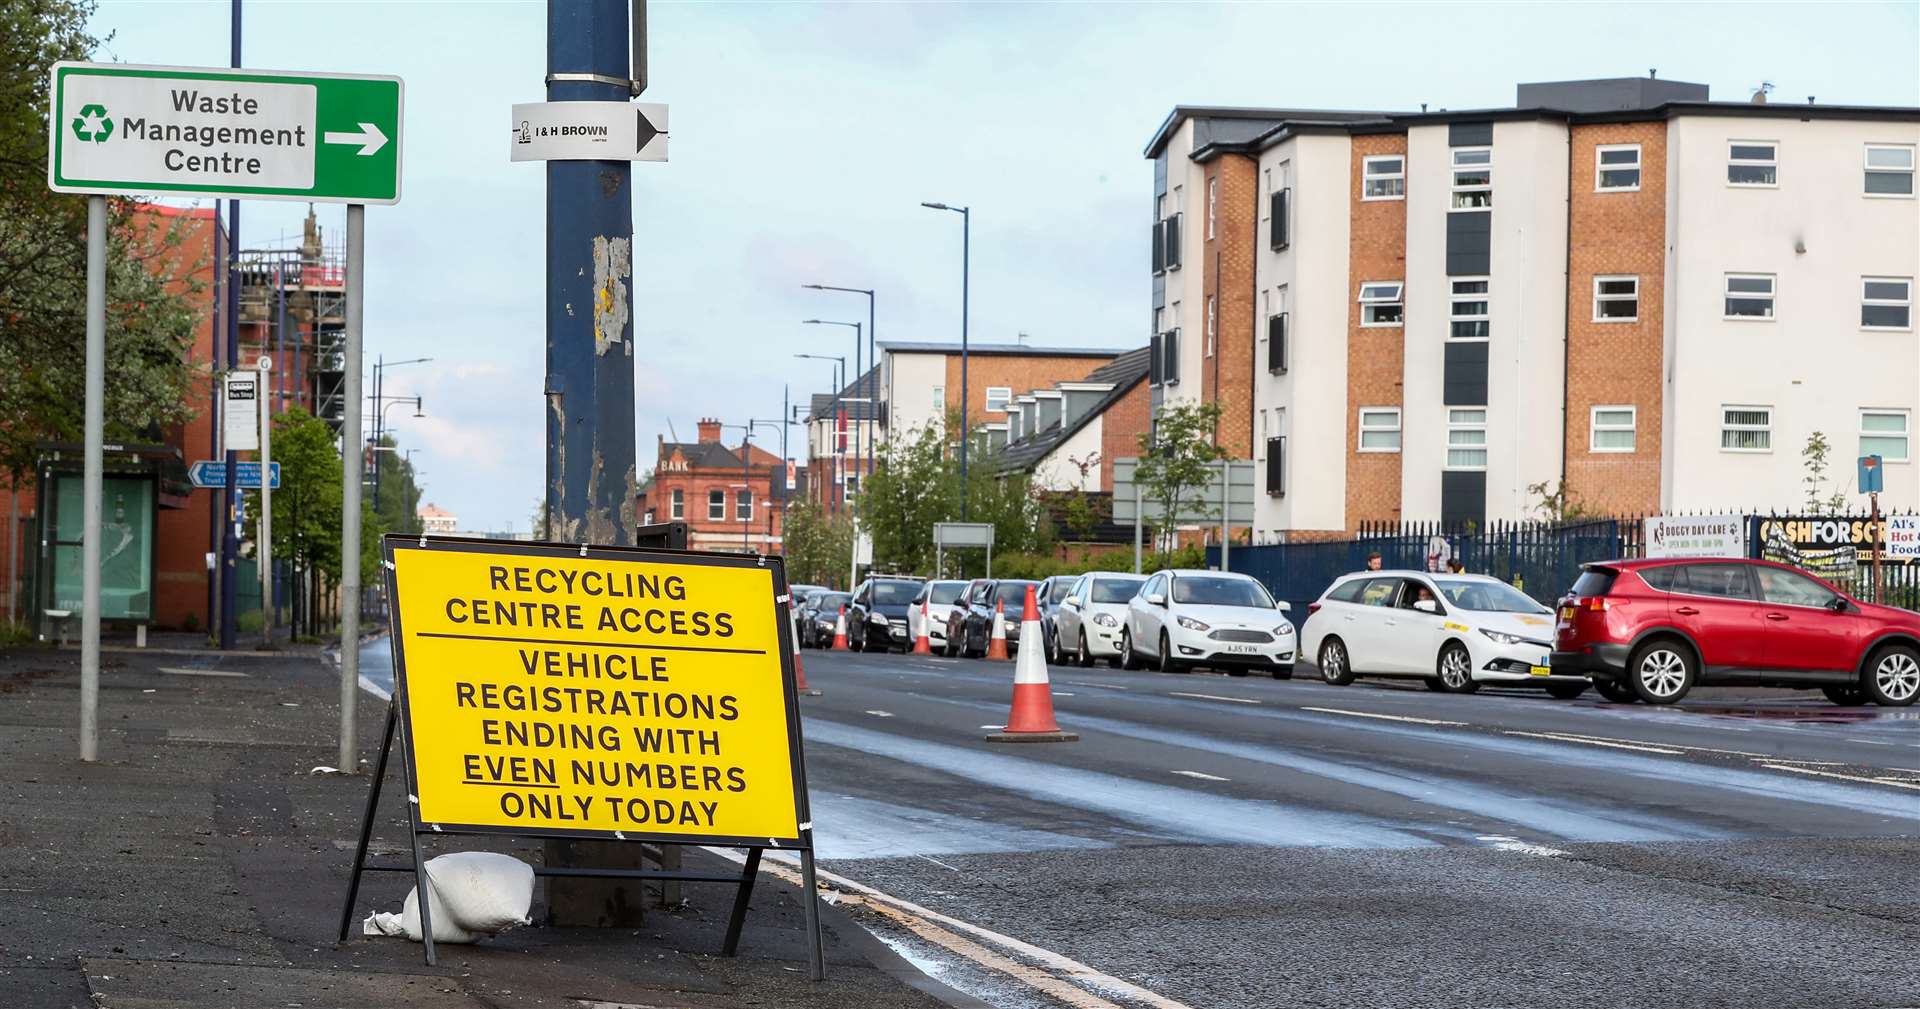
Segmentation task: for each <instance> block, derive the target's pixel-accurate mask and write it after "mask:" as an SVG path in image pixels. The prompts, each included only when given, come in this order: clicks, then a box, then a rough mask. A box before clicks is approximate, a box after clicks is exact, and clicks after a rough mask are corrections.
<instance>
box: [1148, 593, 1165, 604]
mask: <svg viewBox="0 0 1920 1009" xmlns="http://www.w3.org/2000/svg"><path fill="white" fill-rule="evenodd" d="M1147 605H1148V606H1165V605H1167V597H1166V595H1165V594H1164V593H1160V592H1149V593H1147Z"/></svg>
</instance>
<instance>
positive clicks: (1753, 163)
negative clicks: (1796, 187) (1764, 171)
mask: <svg viewBox="0 0 1920 1009" xmlns="http://www.w3.org/2000/svg"><path fill="white" fill-rule="evenodd" d="M1736 147H1769V148H1772V149H1773V157H1770V158H1736V157H1734V156H1733V149H1734V148H1736ZM1737 166H1746V167H1749V168H1761V167H1764V168H1771V169H1773V181H1772V182H1735V181H1733V170H1734V168H1735V167H1737ZM1727 185H1729V186H1732V187H1733V188H1735V189H1779V188H1780V141H1778V140H1729V141H1727Z"/></svg>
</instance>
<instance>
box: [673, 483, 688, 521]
mask: <svg viewBox="0 0 1920 1009" xmlns="http://www.w3.org/2000/svg"><path fill="white" fill-rule="evenodd" d="M672 508H673V518H674V520H675V521H680V520H682V519H685V518H686V517H687V492H686V491H684V490H680V489H679V488H675V489H674V492H673V505H672Z"/></svg>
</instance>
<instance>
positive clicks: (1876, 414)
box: [1860, 410, 1910, 462]
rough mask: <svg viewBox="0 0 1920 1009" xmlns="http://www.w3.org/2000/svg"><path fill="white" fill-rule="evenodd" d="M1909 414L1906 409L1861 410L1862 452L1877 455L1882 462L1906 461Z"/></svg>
mask: <svg viewBox="0 0 1920 1009" xmlns="http://www.w3.org/2000/svg"><path fill="white" fill-rule="evenodd" d="M1909 416H1910V415H1909V414H1908V413H1907V411H1905V410H1862V411H1860V454H1861V455H1863V456H1865V455H1877V456H1879V457H1880V461H1881V462H1906V461H1907V428H1908V421H1909Z"/></svg>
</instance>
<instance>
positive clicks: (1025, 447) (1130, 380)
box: [998, 347, 1151, 473]
mask: <svg viewBox="0 0 1920 1009" xmlns="http://www.w3.org/2000/svg"><path fill="white" fill-rule="evenodd" d="M1150 349H1151V348H1149V347H1141V348H1139V349H1137V350H1130V351H1127V352H1126V353H1124V354H1122V355H1120V356H1119V357H1117V358H1114V359H1113V360H1112V361H1109V362H1107V363H1106V364H1103V365H1101V366H1100V367H1098V368H1095V369H1093V371H1092V372H1090V373H1088V375H1087V377H1086V378H1083V379H1081V380H1080V381H1082V382H1111V383H1113V388H1112V389H1111V390H1109V391H1108V392H1107V394H1106V395H1104V396H1102V397H1100V400H1099V402H1097V403H1095V404H1093V408H1092V409H1090V410H1088V411H1087V412H1086V413H1085V414H1082V415H1081V416H1080V417H1078V418H1076V419H1075V420H1074V421H1073V423H1071V424H1067V425H1065V426H1062V425H1061V424H1059V423H1055V424H1053V425H1051V426H1049V427H1047V428H1045V429H1044V430H1040V431H1036V432H1034V433H1033V434H1030V435H1026V436H1024V437H1022V438H1021V439H1020V440H1019V441H1016V442H1012V443H1010V444H1008V445H1007V447H1006V448H1003V449H1001V450H1000V454H999V456H998V461H999V468H1000V471H1001V472H1003V473H1007V472H1012V471H1014V470H1031V469H1033V468H1034V467H1035V466H1038V465H1039V464H1040V460H1042V459H1045V458H1046V457H1047V454H1048V453H1049V452H1052V451H1053V450H1054V449H1056V448H1058V447H1059V446H1060V443H1062V442H1064V441H1066V440H1067V439H1068V438H1071V437H1073V436H1074V435H1075V434H1078V433H1079V432H1080V429H1081V428H1083V427H1086V426H1087V425H1088V424H1090V423H1092V422H1093V418H1095V417H1098V416H1100V415H1101V414H1102V413H1105V412H1106V410H1107V408H1108V407H1110V406H1112V405H1113V404H1114V403H1116V402H1118V401H1119V400H1120V398H1121V397H1122V396H1125V395H1126V394H1127V393H1128V391H1130V390H1131V389H1132V388H1133V387H1134V386H1136V385H1139V384H1140V383H1141V382H1142V381H1143V380H1145V379H1146V377H1147V364H1148V360H1147V357H1148V352H1149V350H1150Z"/></svg>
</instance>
